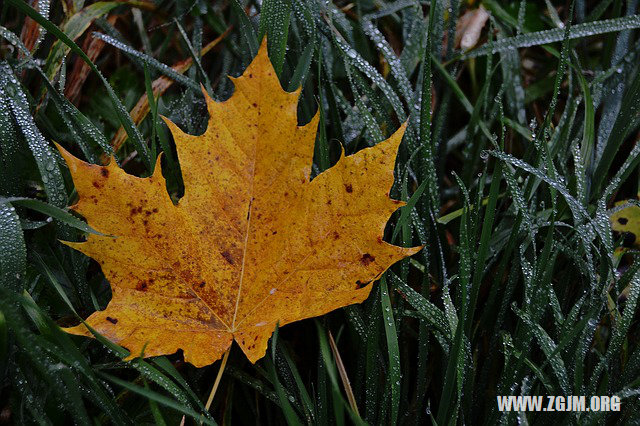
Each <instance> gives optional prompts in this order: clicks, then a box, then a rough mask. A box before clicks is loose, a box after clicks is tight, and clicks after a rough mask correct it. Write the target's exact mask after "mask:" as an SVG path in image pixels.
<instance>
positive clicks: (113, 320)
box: [106, 317, 118, 324]
mask: <svg viewBox="0 0 640 426" xmlns="http://www.w3.org/2000/svg"><path fill="white" fill-rule="evenodd" d="M106 320H107V321H109V322H110V323H111V324H117V323H118V320H117V319H115V318H111V317H107V318H106Z"/></svg>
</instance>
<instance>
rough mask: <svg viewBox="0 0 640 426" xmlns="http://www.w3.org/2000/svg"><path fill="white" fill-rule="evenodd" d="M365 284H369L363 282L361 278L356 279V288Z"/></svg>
mask: <svg viewBox="0 0 640 426" xmlns="http://www.w3.org/2000/svg"><path fill="white" fill-rule="evenodd" d="M365 285H367V283H363V282H362V281H360V280H358V281H356V288H357V289H360V288H362V287H364V286H365Z"/></svg>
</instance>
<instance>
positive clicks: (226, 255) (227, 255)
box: [221, 250, 233, 265]
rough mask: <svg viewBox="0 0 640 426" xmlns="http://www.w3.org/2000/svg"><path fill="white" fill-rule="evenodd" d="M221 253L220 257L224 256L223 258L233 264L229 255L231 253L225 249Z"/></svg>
mask: <svg viewBox="0 0 640 426" xmlns="http://www.w3.org/2000/svg"><path fill="white" fill-rule="evenodd" d="M221 254H222V257H224V260H226V261H227V262H229V264H230V265H233V256H231V253H229V252H228V251H226V250H225V251H223V252H222V253H221Z"/></svg>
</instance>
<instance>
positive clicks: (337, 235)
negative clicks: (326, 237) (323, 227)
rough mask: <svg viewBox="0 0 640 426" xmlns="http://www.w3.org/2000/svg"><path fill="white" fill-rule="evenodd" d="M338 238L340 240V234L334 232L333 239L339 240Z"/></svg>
mask: <svg viewBox="0 0 640 426" xmlns="http://www.w3.org/2000/svg"><path fill="white" fill-rule="evenodd" d="M338 238H340V234H338V233H337V232H336V231H333V239H334V240H337V239H338Z"/></svg>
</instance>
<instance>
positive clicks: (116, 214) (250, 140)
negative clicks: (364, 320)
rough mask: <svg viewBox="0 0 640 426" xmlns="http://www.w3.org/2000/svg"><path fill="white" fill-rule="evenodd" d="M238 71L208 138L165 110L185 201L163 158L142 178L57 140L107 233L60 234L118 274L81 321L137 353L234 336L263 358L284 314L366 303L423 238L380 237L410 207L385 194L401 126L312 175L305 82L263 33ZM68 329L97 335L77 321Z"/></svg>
mask: <svg viewBox="0 0 640 426" xmlns="http://www.w3.org/2000/svg"><path fill="white" fill-rule="evenodd" d="M232 81H233V83H234V85H235V92H234V94H233V96H231V97H230V98H229V99H228V100H226V101H224V102H215V101H213V100H212V99H210V98H209V97H208V95H207V94H206V92H205V98H206V101H207V109H208V111H209V114H210V119H209V124H208V128H207V130H206V132H205V133H204V134H203V135H201V136H192V135H188V134H186V133H184V132H182V131H181V130H180V129H179V128H178V127H177V126H176V125H175V124H173V123H172V122H170V121H169V120H167V119H165V121H166V123H167V125H168V126H169V128H170V130H171V132H172V134H173V136H174V140H175V144H176V149H177V153H178V158H179V160H180V164H181V169H182V173H183V180H184V186H185V194H184V196H183V197H182V199H180V200H179V202H178V203H177V205H174V204H173V202H172V201H171V199H170V198H169V196H168V194H167V191H166V187H165V181H164V178H163V177H162V173H161V171H160V168H161V167H160V161H159V159H158V162H157V164H156V168H155V171H154V174H153V175H152V176H151V177H148V178H137V177H135V176H132V175H128V174H127V173H125V172H124V171H123V170H122V169H120V168H119V167H118V166H117V165H116V164H115V161H111V163H109V164H108V165H107V166H97V165H91V164H88V163H85V162H83V161H80V160H78V159H77V158H75V157H74V156H72V155H71V154H69V153H68V152H66V151H65V150H64V149H62V148H61V147H59V149H60V151H61V153H62V155H63V157H64V158H65V160H66V162H67V164H68V165H69V169H70V171H71V174H72V177H73V180H74V182H75V185H76V189H77V192H78V195H79V200H78V203H77V204H76V205H75V206H74V209H75V210H77V211H78V212H79V213H81V214H82V215H84V216H85V217H86V219H87V220H88V222H89V224H90V225H91V226H92V227H94V228H95V229H96V230H98V231H100V232H102V233H103V234H105V235H103V236H101V235H93V234H92V235H90V236H89V237H88V239H87V241H86V242H84V243H70V242H65V244H67V245H69V246H71V247H74V248H76V249H77V250H80V251H82V252H83V253H85V254H87V255H88V256H91V257H93V258H94V259H96V260H97V261H98V262H99V263H100V265H101V267H102V270H103V272H104V274H105V277H106V278H107V279H108V280H109V282H110V284H111V288H112V294H113V297H112V300H111V301H110V303H109V305H108V306H107V308H106V309H105V310H104V311H98V312H95V313H94V314H92V315H91V316H90V317H89V318H88V319H87V321H86V322H87V323H88V324H89V325H90V326H91V327H93V328H94V329H96V330H97V331H99V332H100V333H102V334H103V335H105V336H106V337H107V338H109V339H110V340H112V341H114V342H116V343H118V344H120V345H122V346H124V347H126V348H128V349H129V350H130V351H131V356H130V358H132V357H136V356H139V355H141V352H142V350H143V349H144V356H156V355H164V354H171V353H174V352H176V351H177V350H178V349H182V350H183V353H184V358H185V360H186V361H188V362H191V363H192V364H194V365H196V366H204V365H208V364H211V363H212V362H214V361H215V360H217V359H219V358H220V357H221V356H222V354H223V353H224V352H225V351H226V350H227V349H228V347H229V346H230V345H231V343H232V341H233V340H235V341H236V342H237V343H238V344H239V345H240V347H241V348H242V350H243V351H244V352H245V354H246V355H247V357H248V358H249V360H250V361H252V362H255V361H256V360H258V359H260V358H261V357H262V356H264V354H265V351H266V348H267V343H268V340H269V338H270V337H271V334H272V333H273V330H274V328H275V326H276V324H278V323H279V324H280V326H283V325H286V324H288V323H290V322H294V321H298V320H301V319H304V318H310V317H314V316H318V315H323V314H325V313H327V312H329V311H332V310H334V309H337V308H339V307H342V306H346V305H349V304H352V303H359V302H362V301H363V300H364V299H366V298H367V297H368V295H369V292H370V290H371V286H370V285H368V284H369V283H371V282H372V281H373V280H375V279H377V278H378V277H379V276H380V275H381V274H382V273H383V272H384V271H385V270H386V269H387V268H388V267H389V266H391V265H392V264H393V263H395V262H396V261H398V260H400V259H402V258H404V257H406V256H409V255H411V254H413V253H415V252H416V251H418V250H419V249H420V248H419V247H418V248H401V247H396V246H393V245H391V244H388V243H386V242H384V241H383V240H382V235H383V232H384V227H385V224H386V222H387V220H388V218H389V216H390V215H391V214H392V213H393V212H394V211H395V210H396V209H397V208H398V207H400V206H402V205H403V203H402V202H398V201H396V200H391V199H390V198H389V196H388V193H389V190H390V189H391V186H392V184H393V179H394V177H393V169H394V163H395V156H396V153H397V149H398V146H399V144H400V141H401V139H402V135H403V133H404V128H405V126H402V127H401V128H400V129H399V130H398V131H397V132H396V133H395V134H394V135H392V136H391V137H390V138H389V139H387V140H386V141H383V142H380V143H379V144H377V145H375V146H373V147H370V148H366V149H363V150H361V151H359V152H358V153H356V154H354V155H351V156H344V154H343V155H342V156H341V158H340V160H339V161H338V163H337V164H336V165H335V166H333V167H331V168H330V169H328V170H327V171H325V172H323V173H321V174H319V175H318V176H316V177H315V178H314V179H313V180H311V179H310V173H311V163H312V160H313V148H314V142H315V135H316V130H317V126H318V118H319V117H318V115H317V114H316V116H315V117H314V118H313V119H312V120H311V122H310V123H308V124H307V125H304V126H298V125H297V101H298V96H299V93H300V90H298V91H296V92H293V93H288V92H285V91H284V90H282V88H281V86H280V83H279V81H278V78H277V77H276V74H275V71H274V70H273V67H272V65H271V63H270V61H269V59H268V56H267V52H266V45H265V44H264V43H263V44H262V46H261V48H260V50H259V52H258V55H257V56H256V58H255V59H254V60H253V62H252V63H251V64H250V65H249V67H248V68H247V69H246V70H245V72H244V74H243V75H242V76H240V77H237V78H232ZM109 235H113V236H116V238H113V237H110V236H109ZM67 331H68V332H70V333H74V334H81V335H87V336H90V335H91V333H89V331H88V330H87V328H86V327H85V326H84V325H82V324H81V325H79V326H76V327H72V328H69V329H67Z"/></svg>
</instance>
